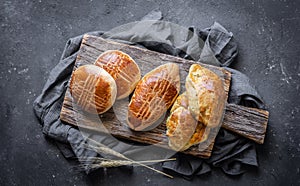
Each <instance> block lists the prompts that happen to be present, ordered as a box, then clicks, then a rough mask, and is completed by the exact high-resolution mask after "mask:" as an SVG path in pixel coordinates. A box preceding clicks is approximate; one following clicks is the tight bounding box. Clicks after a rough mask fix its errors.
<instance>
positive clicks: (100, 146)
mask: <svg viewBox="0 0 300 186" xmlns="http://www.w3.org/2000/svg"><path fill="white" fill-rule="evenodd" d="M89 140H90V141H91V142H93V143H95V144H96V145H97V146H94V145H89V146H88V145H86V148H88V149H90V150H96V151H97V152H98V153H103V154H107V155H113V156H115V157H118V158H121V159H124V160H126V161H124V160H106V162H105V161H103V162H100V164H92V167H93V168H97V167H101V163H102V166H103V167H115V166H122V163H124V164H125V163H126V165H131V164H137V165H140V166H143V167H145V168H148V169H150V170H153V171H155V172H157V173H160V174H162V175H165V176H167V177H169V178H173V176H171V175H169V174H166V173H164V172H162V171H160V170H157V169H154V168H152V167H150V166H148V165H145V164H144V163H149V162H155V161H156V162H162V161H163V160H149V161H134V160H132V159H130V158H127V157H126V156H124V155H123V154H121V153H119V152H117V151H114V150H112V149H110V148H108V147H106V146H104V145H103V144H101V143H99V142H97V141H95V140H93V139H89ZM171 160H174V159H167V160H165V161H171ZM129 162H130V163H129ZM127 163H128V164H127Z"/></svg>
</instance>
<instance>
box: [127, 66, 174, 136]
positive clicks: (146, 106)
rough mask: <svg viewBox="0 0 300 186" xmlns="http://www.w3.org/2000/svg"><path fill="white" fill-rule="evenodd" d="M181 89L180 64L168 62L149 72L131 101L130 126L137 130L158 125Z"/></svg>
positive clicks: (129, 108)
mask: <svg viewBox="0 0 300 186" xmlns="http://www.w3.org/2000/svg"><path fill="white" fill-rule="evenodd" d="M179 91H180V77H179V67H178V65H176V64H173V63H167V64H165V65H161V66H159V67H157V68H155V69H154V70H152V71H151V72H149V73H147V74H146V75H145V76H144V77H143V78H142V80H140V81H139V83H138V84H137V86H136V89H135V91H134V94H133V96H132V98H131V101H130V103H129V106H128V117H127V119H128V125H129V127H130V128H131V129H133V130H136V131H142V130H150V129H152V128H154V127H156V126H157V125H158V124H160V119H161V118H162V117H163V116H164V114H165V112H166V111H167V110H168V109H169V108H170V107H171V106H172V104H173V102H174V101H175V99H176V97H177V96H178V94H179Z"/></svg>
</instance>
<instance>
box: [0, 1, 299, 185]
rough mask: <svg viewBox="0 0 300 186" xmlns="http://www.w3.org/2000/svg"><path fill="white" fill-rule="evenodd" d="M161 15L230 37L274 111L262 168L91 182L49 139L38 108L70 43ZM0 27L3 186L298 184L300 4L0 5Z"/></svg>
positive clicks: (124, 175) (133, 173)
mask: <svg viewBox="0 0 300 186" xmlns="http://www.w3.org/2000/svg"><path fill="white" fill-rule="evenodd" d="M155 8H159V9H160V10H161V11H162V13H163V15H164V18H165V20H168V21H172V22H174V23H177V24H180V25H183V26H190V25H194V26H197V27H200V28H205V27H208V26H210V25H211V24H212V23H213V22H214V21H218V22H219V23H221V24H222V25H224V26H225V27H226V28H227V29H228V30H230V31H232V32H233V33H234V35H235V38H236V40H237V41H238V44H239V56H238V58H237V60H236V61H235V63H234V64H233V67H234V68H236V69H238V70H240V71H242V72H244V73H245V74H247V75H248V76H249V77H250V78H251V80H252V82H253V84H255V86H256V87H257V89H258V91H259V92H260V93H261V95H262V97H263V99H264V100H265V102H266V105H267V108H268V110H269V111H270V121H269V124H268V129H267V134H266V139H265V144H263V145H257V147H258V148H257V153H258V158H259V164H260V165H259V168H258V169H254V170H252V171H250V172H248V173H246V174H244V175H242V176H238V177H229V176H225V175H224V174H223V173H222V171H221V170H218V169H215V170H214V171H213V172H212V173H211V174H209V175H206V176H201V177H199V178H195V179H193V180H192V181H187V180H184V179H182V178H180V177H176V178H175V179H168V178H166V177H163V176H161V175H159V174H156V173H154V172H152V171H149V170H147V169H145V168H134V169H133V170H130V169H125V168H118V169H109V170H107V171H103V170H100V171H97V172H95V173H94V174H92V175H89V176H86V175H85V174H84V173H82V172H80V171H78V169H77V166H76V164H75V163H73V162H69V161H67V160H66V159H64V157H63V156H62V155H61V153H60V152H59V150H58V149H57V148H56V146H55V145H54V143H53V142H52V141H51V139H47V138H45V137H44V136H43V134H42V132H41V126H40V125H39V123H38V121H37V120H36V118H35V116H34V114H33V111H32V102H33V100H34V99H35V98H36V96H37V95H38V94H40V92H41V89H42V87H43V84H44V83H45V81H46V79H47V77H48V74H49V72H50V70H51V69H52V68H53V67H54V66H55V65H56V63H57V62H58V60H59V58H60V55H61V52H62V50H63V47H64V44H65V42H66V41H67V39H68V38H70V37H73V36H76V35H79V34H82V33H85V32H88V31H94V30H109V29H111V28H113V27H115V26H118V25H120V24H124V23H128V22H131V21H135V20H139V19H140V18H141V17H143V16H144V15H145V14H147V13H148V12H149V11H151V10H153V9H155ZM0 24H1V25H0V33H1V35H0V42H1V45H0V69H1V74H0V82H1V83H0V93H1V98H0V99H1V100H0V111H1V112H0V121H1V130H0V136H1V140H0V145H1V150H0V165H1V166H0V185H100V184H103V185H108V184H109V185H168V184H170V185H171V184H172V185H174V184H178V185H182V184H191V185H200V184H201V185H283V184H285V185H291V184H292V185H299V184H300V139H299V138H300V134H299V130H300V127H299V124H300V116H299V115H300V101H299V98H300V91H299V87H300V81H299V80H300V55H299V54H300V35H299V33H300V3H299V1H297V0H294V1H239V0H236V1H233V0H230V1H226V2H225V1H216V0H213V1H212V0H207V1H192V0H180V1H177V2H176V3H175V2H173V1H169V0H167V1H164V2H162V1H159V0H157V1H143V0H139V1H134V0H127V1H122V2H118V1H116V0H112V1H109V0H106V1H96V0H90V1H80V0H76V1H46V0H39V1H27V0H26V1H1V3H0ZM155 167H157V168H160V166H158V165H156V166H155Z"/></svg>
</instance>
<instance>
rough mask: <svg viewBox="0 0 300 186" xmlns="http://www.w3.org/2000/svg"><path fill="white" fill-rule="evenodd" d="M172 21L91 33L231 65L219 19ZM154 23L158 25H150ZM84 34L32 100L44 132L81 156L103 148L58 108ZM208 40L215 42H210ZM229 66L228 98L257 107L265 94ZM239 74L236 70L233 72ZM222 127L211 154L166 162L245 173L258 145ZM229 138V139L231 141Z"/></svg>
mask: <svg viewBox="0 0 300 186" xmlns="http://www.w3.org/2000/svg"><path fill="white" fill-rule="evenodd" d="M157 17H160V16H156V18H157ZM159 19H161V18H159ZM147 23H149V25H148V26H146V27H142V26H141V25H145V24H147ZM132 24H136V26H135V27H134V26H133V25H132ZM172 25H174V24H172V23H169V22H162V21H156V22H155V21H153V20H152V21H149V20H144V21H143V23H141V22H134V23H130V24H128V25H125V26H124V27H122V28H120V27H117V28H116V29H112V30H111V31H109V32H102V31H96V32H92V33H89V34H91V35H95V36H100V37H103V38H107V39H111V40H115V41H118V42H123V43H127V44H135V45H139V46H142V47H145V48H147V49H150V50H155V51H158V52H162V53H166V54H170V55H174V56H179V57H183V58H186V59H197V58H198V59H200V61H201V62H208V63H209V64H214V65H217V64H218V65H223V66H228V65H230V63H231V62H232V61H233V60H234V58H235V56H236V54H237V45H236V43H235V42H234V40H233V39H232V33H231V34H230V33H229V32H227V31H226V29H225V28H224V27H222V26H221V25H220V24H218V23H214V25H213V26H212V27H210V28H208V29H204V30H199V29H196V28H193V27H190V28H186V29H184V31H182V30H180V31H179V30H178V27H175V28H170V27H172ZM153 26H154V27H155V28H156V29H149V28H152V27H153ZM186 30H188V31H186ZM224 30H225V31H224ZM157 32H162V33H164V34H162V36H163V37H160V34H157ZM228 33H229V34H228ZM168 34H169V36H168ZM166 38H168V40H165V39H166ZM200 38H202V39H203V38H206V39H204V40H205V42H204V41H202V39H200ZM81 40H82V35H81V36H78V37H75V38H72V39H70V40H69V41H68V42H67V44H66V47H65V49H64V51H63V54H62V57H61V60H60V62H59V63H58V65H57V66H56V67H55V68H54V69H53V70H52V71H51V72H50V75H49V79H48V81H47V82H46V84H45V86H44V88H43V91H42V94H41V95H40V96H38V97H37V99H36V100H35V101H34V105H33V108H34V111H35V113H36V116H37V117H38V118H39V119H40V120H41V124H42V126H43V132H44V134H45V135H47V136H49V137H51V138H53V139H55V140H57V141H58V142H57V143H59V142H62V143H64V145H65V144H69V145H70V146H71V148H72V151H73V152H74V154H75V156H76V157H77V158H79V159H82V158H87V157H97V156H99V154H97V153H96V152H94V151H91V150H89V149H86V148H84V145H85V144H86V141H85V139H84V136H83V134H82V131H79V130H78V129H77V128H75V127H73V126H70V125H67V124H65V123H64V122H62V121H61V120H60V119H59V112H60V109H61V106H62V101H63V97H64V93H65V91H66V89H67V85H68V80H69V79H70V76H71V73H72V70H73V66H74V62H75V58H76V54H77V53H76V52H77V51H78V49H79V47H80V43H81ZM208 40H209V41H210V43H213V44H210V45H208V44H206V43H208ZM208 46H210V47H215V48H210V47H208ZM203 50H204V52H206V53H207V56H209V54H210V55H211V56H210V57H211V59H210V60H211V61H209V60H207V61H205V60H204V61H202V60H201V54H202V53H203ZM214 52H215V53H214ZM212 53H213V55H212ZM216 56H217V57H218V59H217V58H216ZM218 61H220V62H221V63H220V62H218ZM228 70H229V71H231V72H233V76H232V85H231V91H230V95H229V102H232V103H236V104H249V105H254V106H257V107H261V106H263V103H262V101H261V98H260V97H259V95H258V94H257V92H256V90H255V89H254V88H253V87H252V86H251V84H250V82H249V81H248V80H249V79H247V77H246V76H245V75H243V74H241V73H240V72H238V71H236V70H233V69H229V68H228ZM235 74H237V75H236V76H235ZM237 78H238V79H237ZM241 86H242V88H241ZM220 131H221V132H219V134H218V136H217V139H216V143H215V147H214V150H213V153H212V157H211V158H210V159H209V160H203V159H200V158H195V157H191V156H187V155H184V154H176V157H177V161H170V162H165V163H162V167H163V168H164V169H168V170H171V171H174V172H177V173H179V174H181V175H184V176H185V177H186V178H187V177H193V176H194V175H200V174H205V173H207V172H209V171H210V166H218V167H221V168H222V169H223V171H224V172H225V173H226V174H231V175H237V174H241V173H243V172H244V171H245V170H246V168H245V167H247V166H249V165H250V166H257V159H256V151H255V146H254V144H253V143H252V142H250V141H249V140H247V139H244V138H243V137H240V136H237V135H235V134H232V133H229V132H228V131H226V130H224V129H221V130H220ZM222 131H223V132H222ZM222 133H223V134H222ZM222 136H226V138H228V144H225V145H224V143H223V142H222V140H225V141H226V140H227V139H224V138H222ZM228 136H229V137H228ZM85 137H86V136H85ZM88 137H91V138H92V139H97V140H98V141H100V142H103V143H107V144H108V145H109V146H110V147H111V148H113V149H116V150H117V151H119V152H121V153H124V154H125V155H126V156H130V155H134V154H135V153H136V149H135V148H134V147H133V146H132V145H124V144H121V143H117V142H116V141H110V140H108V139H107V138H105V136H103V135H99V134H89V136H88ZM231 138H232V139H231ZM229 139H231V141H230V140H229ZM231 144H234V145H231ZM235 144H238V145H239V148H240V149H241V150H238V149H235V148H234V147H235ZM64 149H68V148H64ZM222 149H223V150H222ZM223 151H224V152H223ZM222 153H224V154H226V155H224V154H222ZM70 154H71V153H69V154H67V155H68V156H67V157H69V156H70ZM145 154H147V153H145ZM85 170H86V172H87V173H89V172H90V171H91V170H92V169H90V167H89V165H88V164H86V166H85Z"/></svg>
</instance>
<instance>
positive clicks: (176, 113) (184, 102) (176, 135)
mask: <svg viewBox="0 0 300 186" xmlns="http://www.w3.org/2000/svg"><path fill="white" fill-rule="evenodd" d="M166 127H167V132H166V135H167V136H168V139H169V143H168V145H169V147H171V149H173V150H175V151H184V150H186V149H188V148H190V147H191V146H193V145H196V144H199V143H201V142H204V141H205V140H206V139H207V138H208V134H209V131H210V129H209V128H207V127H205V126H204V125H203V124H202V123H200V122H199V121H197V120H196V119H195V118H194V117H193V115H192V114H191V112H190V111H189V110H188V99H187V97H186V93H183V94H181V95H179V96H178V97H177V99H176V101H175V103H174V104H173V106H172V108H171V113H170V116H169V117H168V119H167V122H166Z"/></svg>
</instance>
